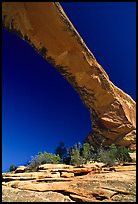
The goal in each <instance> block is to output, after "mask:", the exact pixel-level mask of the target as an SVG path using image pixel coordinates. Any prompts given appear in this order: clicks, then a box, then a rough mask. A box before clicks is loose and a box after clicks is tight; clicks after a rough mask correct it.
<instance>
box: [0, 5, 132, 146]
mask: <svg viewBox="0 0 138 204" xmlns="http://www.w3.org/2000/svg"><path fill="white" fill-rule="evenodd" d="M2 23H3V26H4V27H5V28H7V29H8V30H9V31H11V32H14V33H16V34H17V35H18V36H20V37H21V38H22V39H24V40H25V41H27V42H28V43H30V44H31V46H33V47H34V49H35V50H37V52H39V53H40V54H41V55H42V56H43V57H44V58H45V59H46V60H48V61H49V62H50V63H51V64H52V65H53V66H54V67H55V68H56V69H57V70H58V71H59V72H60V73H61V74H62V75H63V77H65V78H66V79H67V81H69V82H70V83H71V85H72V86H73V87H74V89H75V90H76V91H77V92H78V94H79V96H80V98H81V99H82V101H83V102H84V104H85V105H86V107H87V108H88V109H89V110H90V113H91V119H92V129H93V132H91V133H90V134H89V135H88V136H86V141H88V142H90V143H92V144H93V145H94V146H99V145H100V144H101V143H102V144H103V146H108V145H110V144H112V143H114V144H116V145H123V146H126V147H130V146H131V145H134V144H135V143H136V103H135V101H134V100H133V99H132V98H131V97H130V96H129V95H128V94H126V93H125V92H123V91H122V90H121V89H119V88H118V87H117V86H115V85H114V84H113V83H112V82H111V81H110V79H109V76H108V75H107V73H106V72H105V71H104V69H103V68H102V67H101V65H100V64H99V63H98V62H97V60H96V59H95V57H94V55H93V54H92V53H91V51H90V50H89V49H88V47H87V46H86V44H85V42H84V41H83V39H82V38H81V37H80V35H79V33H78V32H77V31H76V29H75V28H74V26H73V25H72V23H71V22H70V20H69V19H68V17H67V16H66V14H65V12H64V11H63V9H62V7H61V6H60V4H59V3H58V2H3V3H2ZM115 60H116V59H115ZM40 71H41V70H40Z"/></svg>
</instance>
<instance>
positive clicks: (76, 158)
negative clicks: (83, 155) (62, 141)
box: [70, 149, 80, 165]
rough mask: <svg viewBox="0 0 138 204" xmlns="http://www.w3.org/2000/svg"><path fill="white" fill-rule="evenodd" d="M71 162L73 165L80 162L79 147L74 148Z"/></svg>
mask: <svg viewBox="0 0 138 204" xmlns="http://www.w3.org/2000/svg"><path fill="white" fill-rule="evenodd" d="M70 164H71V165H77V164H80V153H79V150H78V149H76V150H74V149H73V150H72V153H71V160H70Z"/></svg>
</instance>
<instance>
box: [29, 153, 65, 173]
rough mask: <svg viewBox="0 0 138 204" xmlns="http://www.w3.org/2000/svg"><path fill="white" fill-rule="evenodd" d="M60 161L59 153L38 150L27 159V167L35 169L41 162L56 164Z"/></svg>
mask: <svg viewBox="0 0 138 204" xmlns="http://www.w3.org/2000/svg"><path fill="white" fill-rule="evenodd" d="M60 162H61V158H60V156H59V155H55V154H52V153H47V152H44V153H42V152H39V153H38V154H37V155H36V156H34V157H32V159H31V161H29V165H28V167H29V168H30V169H32V170H36V169H37V167H38V166H39V165H41V164H58V163H60Z"/></svg>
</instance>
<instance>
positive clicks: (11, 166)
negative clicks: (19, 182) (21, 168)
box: [9, 164, 17, 172]
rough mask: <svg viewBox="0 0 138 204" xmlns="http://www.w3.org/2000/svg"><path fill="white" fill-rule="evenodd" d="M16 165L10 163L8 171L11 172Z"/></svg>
mask: <svg viewBox="0 0 138 204" xmlns="http://www.w3.org/2000/svg"><path fill="white" fill-rule="evenodd" d="M16 168H17V167H16V166H15V164H11V165H10V168H9V171H10V172H11V171H15V169H16Z"/></svg>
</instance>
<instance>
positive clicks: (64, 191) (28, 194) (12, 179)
mask: <svg viewBox="0 0 138 204" xmlns="http://www.w3.org/2000/svg"><path fill="white" fill-rule="evenodd" d="M47 167H48V166H47ZM77 169H78V171H77V173H78V172H79V174H76V170H77ZM84 170H85V171H84ZM90 170H91V171H90ZM97 170H98V171H97ZM70 171H71V172H70ZM53 172H54V174H53ZM57 174H59V175H60V176H59V177H57ZM2 177H3V178H2V201H3V202H12V201H16V202H22V201H27V202H36V201H37V202H48V201H53V202H58V201H59V202H67V201H68V202H101V201H103V202H106V201H107V202H113V201H117V202H119V201H120V202H135V201H136V163H128V164H125V166H124V165H122V166H121V165H117V166H113V167H106V166H105V164H102V163H93V164H89V165H81V166H70V167H69V165H67V166H66V165H64V167H63V166H62V165H58V166H56V165H55V166H54V165H53V166H52V168H50V165H49V168H47V169H44V170H43V172H24V173H3V174H2Z"/></svg>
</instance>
